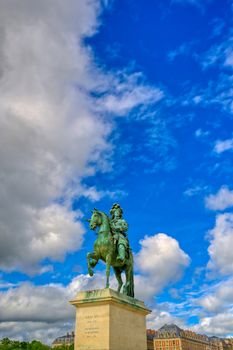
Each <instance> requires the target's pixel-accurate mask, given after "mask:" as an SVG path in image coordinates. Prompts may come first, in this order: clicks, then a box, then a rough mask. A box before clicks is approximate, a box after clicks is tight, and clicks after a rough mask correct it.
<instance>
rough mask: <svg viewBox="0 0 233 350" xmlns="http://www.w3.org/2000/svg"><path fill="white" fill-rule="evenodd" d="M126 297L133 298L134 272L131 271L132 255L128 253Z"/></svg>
mask: <svg viewBox="0 0 233 350" xmlns="http://www.w3.org/2000/svg"><path fill="white" fill-rule="evenodd" d="M127 289H128V290H127V295H129V296H131V297H132V298H134V270H133V253H132V252H131V251H130V253H129V284H128V288H127Z"/></svg>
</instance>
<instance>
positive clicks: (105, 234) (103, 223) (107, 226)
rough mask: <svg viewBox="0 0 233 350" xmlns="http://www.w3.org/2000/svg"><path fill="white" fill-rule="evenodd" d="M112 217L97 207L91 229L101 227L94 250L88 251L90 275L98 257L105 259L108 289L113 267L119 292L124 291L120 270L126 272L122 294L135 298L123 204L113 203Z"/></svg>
mask: <svg viewBox="0 0 233 350" xmlns="http://www.w3.org/2000/svg"><path fill="white" fill-rule="evenodd" d="M110 214H111V217H110V218H109V217H108V216H107V215H106V214H105V213H104V212H101V211H99V210H97V209H94V210H93V212H92V216H91V219H90V220H88V221H89V223H90V228H91V229H92V230H95V229H96V228H97V227H98V228H99V229H98V232H97V234H98V236H97V239H96V241H95V243H94V251H93V252H90V253H88V254H87V266H88V272H89V275H90V276H93V274H94V272H93V268H94V267H95V266H96V264H97V263H98V261H99V259H100V260H103V261H104V262H106V288H109V277H110V267H111V266H112V267H113V270H114V272H115V276H116V279H117V281H118V292H120V291H121V287H122V285H123V281H122V278H121V273H122V272H123V271H124V272H125V276H126V282H125V285H124V286H123V293H124V294H126V295H128V296H131V297H134V276H133V254H132V251H131V249H130V246H129V241H128V237H127V230H128V224H127V222H126V221H125V220H124V219H123V217H122V216H123V210H122V209H121V207H120V205H119V204H117V203H115V204H113V206H112V208H111V210H110Z"/></svg>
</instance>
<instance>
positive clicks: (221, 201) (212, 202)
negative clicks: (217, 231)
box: [205, 186, 233, 210]
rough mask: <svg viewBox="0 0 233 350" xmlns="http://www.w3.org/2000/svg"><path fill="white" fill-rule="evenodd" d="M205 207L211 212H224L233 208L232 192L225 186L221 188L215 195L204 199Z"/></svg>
mask: <svg viewBox="0 0 233 350" xmlns="http://www.w3.org/2000/svg"><path fill="white" fill-rule="evenodd" d="M205 205H206V207H207V208H208V209H211V210H224V209H227V208H230V207H232V206H233V191H230V190H229V188H228V187H227V186H222V187H221V188H220V190H219V191H218V192H217V193H216V194H211V195H209V196H208V197H206V198H205Z"/></svg>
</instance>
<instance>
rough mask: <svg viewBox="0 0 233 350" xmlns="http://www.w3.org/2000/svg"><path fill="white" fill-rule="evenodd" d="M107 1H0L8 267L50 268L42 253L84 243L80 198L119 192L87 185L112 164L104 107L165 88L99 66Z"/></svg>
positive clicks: (123, 107) (110, 109)
mask: <svg viewBox="0 0 233 350" xmlns="http://www.w3.org/2000/svg"><path fill="white" fill-rule="evenodd" d="M101 3H102V1H98V0H91V1H89V0H83V1H81V0H78V1H76V0H67V1H66V2H64V1H57V0H51V1H50V2H49V3H48V2H47V1H46V0H41V1H39V2H37V3H36V4H35V3H32V2H31V1H30V0H25V1H23V2H20V4H19V2H18V1H17V0H13V1H10V2H9V1H6V0H4V1H3V2H2V4H1V13H0V22H1V28H0V42H1V45H0V57H1V63H0V114H1V127H0V162H1V169H0V178H1V182H0V268H1V269H4V270H6V271H11V270H19V269H20V270H23V271H26V272H30V273H32V272H36V270H37V271H38V272H43V271H44V269H41V268H40V267H39V263H40V261H41V260H43V259H45V258H50V259H54V260H57V259H62V258H63V257H64V256H65V255H66V253H67V252H71V251H74V250H76V249H79V248H80V246H81V243H82V239H83V234H84V228H83V227H82V225H81V224H80V222H79V221H78V220H79V217H80V213H71V212H70V208H71V205H70V204H71V201H72V198H73V197H75V198H77V197H80V196H81V195H84V196H86V197H87V198H89V199H90V200H98V198H100V197H101V196H104V195H110V196H113V195H114V193H113V192H115V191H110V192H109V193H107V192H106V191H105V192H103V191H99V190H98V189H94V188H91V189H89V190H88V189H87V188H85V187H84V186H82V185H81V181H82V179H83V178H84V177H85V176H87V175H93V174H95V172H96V171H97V170H103V171H106V170H109V167H108V159H109V154H111V145H110V144H109V142H107V137H108V136H109V135H110V133H111V131H112V128H113V127H114V126H113V124H112V121H111V120H110V118H105V115H106V113H112V114H114V115H115V114H117V115H123V114H126V113H129V112H130V110H131V109H132V108H134V107H137V106H141V105H143V106H144V105H147V104H151V103H155V102H156V101H158V100H160V99H161V98H162V97H163V93H162V91H161V90H160V89H158V88H156V87H152V86H149V85H148V84H146V83H145V80H143V79H144V78H143V77H142V74H140V73H131V74H127V72H123V73H120V72H117V73H116V74H113V73H109V74H107V73H105V72H104V71H101V69H99V68H97V67H96V65H95V63H94V57H93V53H92V51H91V49H90V48H89V47H86V46H85V45H84V43H83V38H84V37H86V36H87V35H92V34H93V33H94V32H95V31H96V28H97V26H98V22H99V19H98V18H99V14H100V10H101V8H100V4H101ZM110 87H111V88H110ZM108 89H109V91H108ZM93 91H97V92H98V94H97V95H98V96H99V97H96V98H95V97H93V94H91V92H93ZM144 107H145V106H144ZM54 203H56V204H54ZM61 203H63V204H61Z"/></svg>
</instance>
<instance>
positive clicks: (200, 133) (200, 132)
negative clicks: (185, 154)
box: [195, 129, 210, 137]
mask: <svg viewBox="0 0 233 350" xmlns="http://www.w3.org/2000/svg"><path fill="white" fill-rule="evenodd" d="M209 133H210V132H209V131H204V130H203V129H197V130H196V131H195V136H196V137H205V136H208V135H209Z"/></svg>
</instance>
